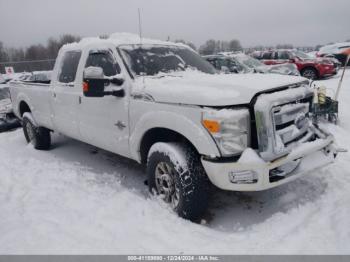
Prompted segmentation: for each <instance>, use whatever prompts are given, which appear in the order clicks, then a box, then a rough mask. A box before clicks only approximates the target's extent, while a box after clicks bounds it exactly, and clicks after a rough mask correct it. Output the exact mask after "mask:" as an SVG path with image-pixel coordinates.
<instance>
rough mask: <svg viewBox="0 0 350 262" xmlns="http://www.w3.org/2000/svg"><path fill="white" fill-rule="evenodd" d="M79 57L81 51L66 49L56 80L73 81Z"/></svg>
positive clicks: (62, 81)
mask: <svg viewBox="0 0 350 262" xmlns="http://www.w3.org/2000/svg"><path fill="white" fill-rule="evenodd" d="M80 57H81V51H68V52H66V53H65V54H64V56H63V58H62V63H61V70H60V72H59V74H58V81H59V82H61V83H71V82H74V80H75V76H76V74H77V69H78V65H79V61H80Z"/></svg>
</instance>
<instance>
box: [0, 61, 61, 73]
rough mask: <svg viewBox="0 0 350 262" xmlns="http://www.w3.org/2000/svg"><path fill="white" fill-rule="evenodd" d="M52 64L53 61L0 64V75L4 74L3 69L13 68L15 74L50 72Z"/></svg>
mask: <svg viewBox="0 0 350 262" xmlns="http://www.w3.org/2000/svg"><path fill="white" fill-rule="evenodd" d="M54 64H55V59H45V60H31V61H13V62H0V73H2V74H5V73H6V71H5V67H13V69H14V71H15V73H18V72H32V71H47V70H52V69H53V67H54Z"/></svg>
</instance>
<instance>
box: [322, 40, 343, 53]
mask: <svg viewBox="0 0 350 262" xmlns="http://www.w3.org/2000/svg"><path fill="white" fill-rule="evenodd" d="M348 47H350V42H343V43H335V44H331V45H325V46H323V47H321V48H320V51H319V53H320V54H325V53H334V54H337V53H340V52H341V50H340V49H342V48H348Z"/></svg>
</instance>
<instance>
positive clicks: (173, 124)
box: [130, 112, 221, 163]
mask: <svg viewBox="0 0 350 262" xmlns="http://www.w3.org/2000/svg"><path fill="white" fill-rule="evenodd" d="M133 130H134V132H133V133H132V135H131V136H130V151H131V152H130V153H131V156H132V158H133V159H135V160H136V161H138V162H139V163H145V161H146V160H147V154H148V150H149V149H150V147H151V146H152V145H153V144H154V143H156V142H176V141H184V142H186V143H187V144H189V145H190V146H191V147H193V148H194V149H195V151H196V152H198V153H199V154H200V155H207V156H209V155H210V156H217V157H220V156H221V154H220V151H219V149H218V147H217V145H216V143H215V141H214V140H213V138H212V137H211V136H210V134H209V133H208V132H207V131H206V130H205V129H204V127H202V126H201V124H200V121H199V123H196V122H195V121H192V120H190V119H189V118H187V117H186V116H184V115H182V114H181V115H180V114H176V113H174V112H154V113H149V114H146V115H144V116H143V117H142V118H141V119H140V120H139V121H138V123H137V124H136V126H135V128H134V129H133Z"/></svg>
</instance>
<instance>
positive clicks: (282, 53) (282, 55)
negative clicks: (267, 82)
mask: <svg viewBox="0 0 350 262" xmlns="http://www.w3.org/2000/svg"><path fill="white" fill-rule="evenodd" d="M278 58H279V59H282V60H288V59H290V56H289V53H288V52H286V51H280V52H278Z"/></svg>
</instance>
